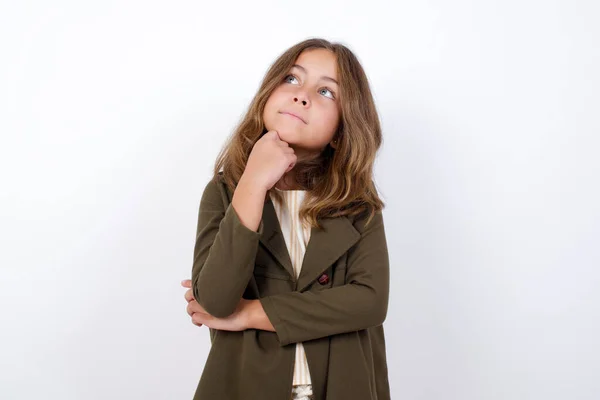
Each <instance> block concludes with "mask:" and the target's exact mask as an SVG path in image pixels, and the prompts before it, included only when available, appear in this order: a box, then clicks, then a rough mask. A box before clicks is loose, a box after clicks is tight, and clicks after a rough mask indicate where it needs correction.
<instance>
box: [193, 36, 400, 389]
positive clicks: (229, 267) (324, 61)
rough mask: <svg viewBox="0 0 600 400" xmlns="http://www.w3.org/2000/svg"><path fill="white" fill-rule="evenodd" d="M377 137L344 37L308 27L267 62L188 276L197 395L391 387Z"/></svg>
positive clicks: (370, 104) (201, 224) (206, 209)
mask: <svg viewBox="0 0 600 400" xmlns="http://www.w3.org/2000/svg"><path fill="white" fill-rule="evenodd" d="M381 141H382V136H381V129H380V124H379V119H378V115H377V111H376V108H375V105H374V101H373V97H372V95H371V90H370V88H369V84H368V80H367V77H366V75H365V72H364V71H363V68H362V67H361V65H360V63H359V61H358V60H357V58H356V56H355V55H354V54H353V53H352V52H351V51H350V50H349V49H348V48H347V47H345V46H344V45H342V44H337V43H331V42H329V41H327V40H324V39H318V38H313V39H308V40H305V41H303V42H301V43H298V44H296V45H294V46H292V47H291V48H290V49H288V50H287V51H285V52H284V53H283V54H282V55H281V56H280V57H279V58H278V59H277V60H276V61H275V63H274V64H273V65H272V66H271V68H270V69H269V70H268V72H267V74H266V76H265V77H264V79H263V82H262V83H261V86H260V88H259V91H258V94H257V95H256V96H255V97H254V99H253V101H252V103H251V104H250V107H249V110H248V113H247V114H246V116H245V118H244V119H243V120H242V121H241V123H240V125H239V126H238V128H237V129H236V130H235V132H234V133H233V135H232V136H231V137H230V138H229V141H228V143H227V144H226V146H225V147H224V149H223V151H222V152H221V153H220V155H219V157H218V158H217V162H216V164H215V168H214V171H213V172H214V176H213V178H212V179H211V180H210V181H209V183H208V184H207V185H206V187H205V188H204V192H203V194H202V199H201V201H200V209H199V216H198V228H197V235H196V242H195V247H194V262H193V267H192V279H191V280H185V281H183V282H182V284H183V286H184V287H187V288H189V290H188V291H187V292H186V293H185V298H186V300H187V301H188V306H187V312H188V314H189V315H190V316H191V317H192V322H193V323H194V324H195V325H197V326H202V325H206V326H208V327H209V329H210V338H211V349H210V352H209V354H208V357H207V360H206V364H205V366H204V370H203V372H202V376H201V377H200V382H199V383H198V386H197V389H196V393H195V396H194V400H213V399H214V400H238V399H239V400H242V399H245V400H288V399H317V400H325V399H327V400H352V399H356V400H386V399H389V398H390V393H389V383H388V370H387V363H386V352H385V338H384V331H383V322H384V320H385V318H386V314H387V308H388V295H389V263H388V251H387V244H386V237H385V230H384V225H383V215H382V209H383V207H384V203H383V202H382V200H381V199H380V198H379V196H378V194H377V190H376V188H375V184H374V182H373V164H374V161H375V156H376V152H377V150H378V149H379V147H380V145H381Z"/></svg>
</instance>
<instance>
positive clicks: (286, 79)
mask: <svg viewBox="0 0 600 400" xmlns="http://www.w3.org/2000/svg"><path fill="white" fill-rule="evenodd" d="M289 77H292V78H294V79H298V78H296V76H294V75H292V74H290V75H286V77H285V79H284V81H285V82H288V83H289V81H288V78H289ZM323 89H324V90H327V91H328V92H329V93H331V97H329V96H325V97H329V98H330V99H335V96H334V93H333V91H332V90H331V89H329V88H326V87H325V88H321V89H319V90H323Z"/></svg>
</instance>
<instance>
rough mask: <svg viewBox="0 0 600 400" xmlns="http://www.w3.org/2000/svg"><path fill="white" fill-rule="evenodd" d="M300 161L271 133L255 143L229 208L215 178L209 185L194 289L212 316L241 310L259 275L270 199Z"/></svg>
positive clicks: (197, 246)
mask: <svg viewBox="0 0 600 400" xmlns="http://www.w3.org/2000/svg"><path fill="white" fill-rule="evenodd" d="M295 162H296V156H295V154H294V151H293V149H292V148H291V147H289V146H288V144H287V143H286V142H284V141H282V140H280V139H279V135H278V134H277V132H275V131H269V132H267V133H266V134H265V135H263V137H262V138H260V139H259V140H258V141H257V142H256V143H255V145H254V147H253V149H252V152H251V154H250V156H249V158H248V163H247V165H246V169H245V170H244V173H243V175H242V177H241V178H240V180H239V182H238V184H237V186H236V189H235V191H234V194H233V198H232V201H231V203H229V205H228V206H227V207H224V205H223V200H222V199H223V196H224V195H225V193H223V191H224V190H225V188H224V187H223V186H222V185H221V184H220V183H218V182H215V181H213V180H211V181H210V182H209V183H208V184H207V185H206V187H205V189H204V192H203V194H202V199H201V201H200V210H199V212H198V227H197V230H196V243H195V246H194V262H193V266H192V290H193V294H194V298H195V299H196V301H197V302H198V303H199V304H200V305H201V306H202V307H203V308H204V309H205V310H206V312H207V313H209V314H210V315H212V316H214V317H217V318H225V317H227V316H229V315H231V314H232V313H233V312H234V311H235V310H236V307H237V306H238V304H239V302H240V300H241V298H242V296H243V294H244V291H245V290H246V287H247V286H248V282H249V281H250V278H251V277H252V274H253V272H254V263H255V260H256V253H257V250H258V243H259V238H260V236H261V234H262V228H263V226H262V210H263V207H264V200H265V195H266V193H267V190H268V189H270V188H271V187H272V186H273V185H274V184H275V183H277V181H278V180H279V179H280V178H281V176H282V175H283V174H284V173H285V172H287V171H289V170H290V169H291V168H293V166H294V165H295Z"/></svg>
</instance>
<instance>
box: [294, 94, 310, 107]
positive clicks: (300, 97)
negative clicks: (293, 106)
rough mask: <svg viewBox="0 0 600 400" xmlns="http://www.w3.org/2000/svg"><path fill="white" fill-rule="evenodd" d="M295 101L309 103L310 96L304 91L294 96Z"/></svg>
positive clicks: (304, 104)
mask: <svg viewBox="0 0 600 400" xmlns="http://www.w3.org/2000/svg"><path fill="white" fill-rule="evenodd" d="M294 103H301V104H302V105H303V106H306V105H307V104H308V96H307V95H306V94H305V93H304V92H302V93H299V94H296V95H295V96H294Z"/></svg>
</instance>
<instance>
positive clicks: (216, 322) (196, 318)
mask: <svg viewBox="0 0 600 400" xmlns="http://www.w3.org/2000/svg"><path fill="white" fill-rule="evenodd" d="M181 286H183V287H186V288H190V289H189V290H187V291H186V292H185V295H184V297H185V299H186V300H187V302H188V305H187V308H186V310H187V313H188V314H189V315H190V316H191V317H192V323H193V324H194V325H197V326H202V325H206V326H208V327H209V328H213V329H219V330H224V331H243V330H246V329H248V328H249V317H250V306H251V304H252V303H253V302H254V301H255V300H247V299H244V298H242V299H240V302H239V304H238V306H237V307H236V309H235V311H234V312H233V313H232V314H231V315H229V316H227V317H225V318H216V317H213V316H212V315H210V314H209V313H207V312H206V310H205V309H204V308H202V306H201V305H200V304H198V302H197V301H196V299H195V298H194V294H193V291H192V289H191V287H192V281H191V279H185V280H183V281H181Z"/></svg>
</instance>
